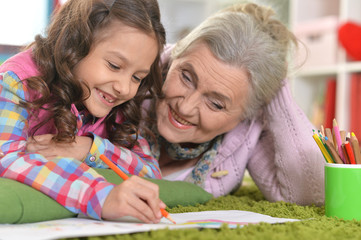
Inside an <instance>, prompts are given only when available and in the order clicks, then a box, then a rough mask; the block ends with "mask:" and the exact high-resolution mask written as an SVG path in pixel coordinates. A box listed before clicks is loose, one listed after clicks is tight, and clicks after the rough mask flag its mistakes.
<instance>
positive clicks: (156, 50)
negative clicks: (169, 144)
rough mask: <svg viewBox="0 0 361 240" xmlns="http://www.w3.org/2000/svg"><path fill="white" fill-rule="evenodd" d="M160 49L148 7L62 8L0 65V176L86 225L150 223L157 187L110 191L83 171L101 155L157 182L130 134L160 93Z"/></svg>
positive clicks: (102, 2) (95, 3)
mask: <svg viewBox="0 0 361 240" xmlns="http://www.w3.org/2000/svg"><path fill="white" fill-rule="evenodd" d="M164 43H165V31H164V28H163V26H162V24H161V23H160V14H159V7H158V3H157V1H156V0H92V1H90V0H68V1H67V3H65V5H64V6H63V7H62V8H61V9H59V11H58V12H57V14H56V15H55V17H54V19H53V21H52V23H51V25H50V26H49V29H48V31H47V34H46V36H45V37H42V36H37V37H36V39H35V41H34V42H33V43H32V44H31V45H30V47H29V48H28V49H27V50H25V51H24V52H21V53H19V54H17V55H16V56H14V57H12V58H10V59H9V60H8V61H7V62H5V63H4V64H3V65H2V66H0V73H1V75H0V80H1V81H0V84H1V85H0V128H1V131H0V146H1V151H2V152H3V157H2V158H1V160H0V176H1V177H5V178H10V179H14V180H17V181H19V182H22V183H25V184H27V185H29V186H32V187H33V188H35V189H38V190H39V191H41V192H43V193H44V194H46V195H48V196H50V197H52V198H53V199H55V200H56V201H57V202H59V203H60V204H61V205H63V206H64V207H66V208H67V209H69V210H70V211H73V212H75V213H80V212H82V213H84V214H86V215H88V216H90V217H92V218H96V219H101V218H104V219H113V218H118V217H122V216H133V217H136V218H138V219H140V220H142V221H144V222H158V221H159V220H160V218H161V213H160V208H161V207H162V208H164V207H165V205H164V203H162V202H161V201H160V200H159V197H158V195H159V194H158V187H157V185H155V184H152V183H150V182H148V181H145V180H143V179H141V178H139V177H131V178H130V180H128V181H126V182H124V183H122V184H120V185H118V186H114V185H113V184H111V183H109V182H106V181H105V179H104V178H103V177H102V176H100V175H98V174H97V173H96V172H95V171H94V170H92V169H91V168H90V167H100V168H105V167H106V165H105V164H103V163H102V161H101V160H100V159H99V155H100V154H105V155H106V156H107V157H108V158H110V159H112V160H113V161H115V162H117V164H118V166H119V167H120V168H121V169H122V170H123V171H125V172H126V173H130V174H135V175H140V176H147V177H151V178H160V172H159V167H158V164H157V162H156V161H155V160H154V158H152V157H151V156H150V152H149V147H148V145H147V143H146V141H145V140H144V139H143V138H141V137H140V136H138V135H137V132H138V124H139V121H140V115H141V114H140V106H139V103H140V102H141V101H142V100H143V97H144V95H145V93H147V92H151V93H152V94H153V95H155V94H157V93H158V91H159V88H160V87H159V86H160V84H159V83H158V82H157V79H160V77H159V69H158V66H159V55H160V52H161V51H162V47H163V45H164ZM59 156H61V157H59ZM74 156H75V157H74ZM82 162H84V163H82ZM89 166H90V167H89Z"/></svg>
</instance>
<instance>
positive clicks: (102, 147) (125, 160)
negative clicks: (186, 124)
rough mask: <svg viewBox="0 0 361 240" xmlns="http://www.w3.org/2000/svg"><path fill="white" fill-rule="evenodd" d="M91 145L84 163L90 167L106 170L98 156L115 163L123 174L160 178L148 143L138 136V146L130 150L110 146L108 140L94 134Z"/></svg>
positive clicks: (157, 166)
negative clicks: (101, 155)
mask: <svg viewBox="0 0 361 240" xmlns="http://www.w3.org/2000/svg"><path fill="white" fill-rule="evenodd" d="M89 135H90V136H92V137H93V144H92V147H91V149H90V152H89V154H88V156H87V157H86V158H85V163H86V164H87V165H89V166H91V167H99V168H108V166H107V165H106V164H104V163H103V161H102V160H101V159H100V158H99V156H100V154H104V155H105V156H106V157H108V158H109V159H111V160H112V161H113V162H115V163H117V165H118V167H119V168H120V169H122V170H123V171H124V172H126V173H129V174H132V175H138V176H144V177H149V178H158V179H160V178H161V174H160V170H159V165H158V161H157V160H156V159H155V158H154V157H153V156H152V154H151V151H150V148H149V145H148V142H147V141H146V140H145V139H144V138H143V137H141V136H140V135H138V140H137V142H138V146H134V147H133V148H132V149H130V150H129V149H127V148H124V147H119V146H116V145H114V144H112V143H111V142H110V141H109V140H108V139H104V138H101V137H99V136H97V135H96V134H94V133H89Z"/></svg>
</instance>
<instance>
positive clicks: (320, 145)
mask: <svg viewBox="0 0 361 240" xmlns="http://www.w3.org/2000/svg"><path fill="white" fill-rule="evenodd" d="M312 137H313V139H315V141H316V143H317V145H318V147H319V148H320V149H321V152H322V154H323V157H324V158H325V159H326V162H328V163H333V160H332V158H331V156H330V154H329V153H328V152H327V150H326V148H325V146H324V145H323V143H322V142H321V140H320V137H319V136H318V135H317V133H315V134H313V135H312Z"/></svg>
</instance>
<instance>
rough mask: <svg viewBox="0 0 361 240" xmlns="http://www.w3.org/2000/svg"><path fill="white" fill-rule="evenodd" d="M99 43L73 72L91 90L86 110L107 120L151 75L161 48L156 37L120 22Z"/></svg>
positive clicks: (101, 35)
mask: <svg viewBox="0 0 361 240" xmlns="http://www.w3.org/2000/svg"><path fill="white" fill-rule="evenodd" d="M96 39H97V41H96V42H95V43H94V45H93V46H92V48H91V50H90V52H89V54H88V55H87V56H86V57H85V58H83V59H82V60H81V61H80V62H79V63H78V64H77V65H76V67H75V68H74V74H75V76H76V78H77V79H80V80H81V81H83V82H85V83H86V84H87V85H88V87H89V89H90V97H89V98H87V99H86V100H85V101H84V105H85V107H86V108H87V109H88V111H89V112H90V113H91V114H92V115H93V116H96V117H104V116H106V115H108V114H109V112H110V111H111V110H112V108H114V107H116V106H118V105H120V104H122V103H124V102H126V101H128V100H130V99H131V98H133V97H134V96H135V94H136V93H137V91H138V88H139V85H140V83H141V81H142V79H143V78H145V77H146V76H147V75H148V73H149V72H150V68H151V65H152V63H153V62H154V60H155V58H156V56H157V52H158V45H157V42H156V39H155V37H154V36H150V35H148V34H145V33H144V32H142V31H140V30H138V29H136V28H132V27H129V26H126V25H124V24H122V23H121V22H120V21H115V22H113V23H111V24H110V26H108V27H107V29H106V30H101V31H99V32H98V33H97V35H96ZM84 89H86V88H85V87H84ZM85 91H86V90H85Z"/></svg>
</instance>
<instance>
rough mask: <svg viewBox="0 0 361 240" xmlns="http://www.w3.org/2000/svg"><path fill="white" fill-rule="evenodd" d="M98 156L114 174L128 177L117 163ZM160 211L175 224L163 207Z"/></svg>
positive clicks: (103, 156) (125, 178) (124, 178)
mask: <svg viewBox="0 0 361 240" xmlns="http://www.w3.org/2000/svg"><path fill="white" fill-rule="evenodd" d="M99 158H100V159H101V160H102V161H103V162H104V163H105V164H106V165H108V166H109V167H110V168H111V169H112V170H113V171H114V172H115V173H116V174H118V175H119V177H121V178H122V179H123V180H124V181H125V180H127V179H128V178H129V177H128V175H127V174H125V173H124V172H123V171H122V170H120V168H118V167H117V165H115V164H114V163H113V162H112V161H110V160H109V159H108V158H107V157H106V156H105V155H104V154H101V155H100V156H99ZM160 211H161V213H162V215H163V217H165V218H166V219H168V220H169V221H171V222H172V223H174V224H176V222H175V221H174V220H173V219H172V217H171V216H170V215H169V213H168V212H167V211H166V210H165V209H163V208H161V209H160Z"/></svg>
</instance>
